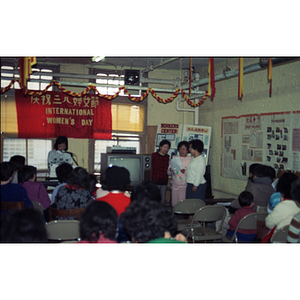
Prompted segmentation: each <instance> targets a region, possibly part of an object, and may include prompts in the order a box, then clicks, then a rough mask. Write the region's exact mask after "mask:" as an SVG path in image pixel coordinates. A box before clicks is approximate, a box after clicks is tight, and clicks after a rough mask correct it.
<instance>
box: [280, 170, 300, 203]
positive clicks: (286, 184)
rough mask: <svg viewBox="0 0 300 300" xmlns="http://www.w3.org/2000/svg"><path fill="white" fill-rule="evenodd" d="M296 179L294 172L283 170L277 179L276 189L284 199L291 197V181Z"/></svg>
mask: <svg viewBox="0 0 300 300" xmlns="http://www.w3.org/2000/svg"><path fill="white" fill-rule="evenodd" d="M297 179H298V176H297V175H296V174H294V173H290V172H285V173H284V174H282V176H281V177H280V178H279V179H278V183H277V186H276V191H277V192H279V193H281V194H282V196H283V198H284V199H291V198H292V196H291V187H292V183H293V182H294V181H296V180H297Z"/></svg>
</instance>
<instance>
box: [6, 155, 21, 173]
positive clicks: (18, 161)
mask: <svg viewBox="0 0 300 300" xmlns="http://www.w3.org/2000/svg"><path fill="white" fill-rule="evenodd" d="M9 161H10V162H13V163H15V164H16V166H17V170H19V169H20V168H21V167H23V166H25V157H24V156H22V155H14V156H12V157H11V158H10V160H9Z"/></svg>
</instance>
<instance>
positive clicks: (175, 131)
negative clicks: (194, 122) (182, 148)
mask: <svg viewBox="0 0 300 300" xmlns="http://www.w3.org/2000/svg"><path fill="white" fill-rule="evenodd" d="M181 135H182V125H181V124H176V123H175V124H174V123H161V124H158V126H157V133H156V142H155V149H154V152H156V151H157V150H158V149H159V143H160V142H161V141H162V140H168V141H169V142H170V143H171V147H170V150H169V152H168V154H169V155H170V156H171V155H172V153H174V154H176V153H177V144H178V143H179V142H180V141H181Z"/></svg>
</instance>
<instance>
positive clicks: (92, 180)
mask: <svg viewBox="0 0 300 300" xmlns="http://www.w3.org/2000/svg"><path fill="white" fill-rule="evenodd" d="M89 178H90V193H91V195H92V199H93V200H96V194H97V190H98V187H97V184H98V180H97V176H96V175H94V174H90V177H89Z"/></svg>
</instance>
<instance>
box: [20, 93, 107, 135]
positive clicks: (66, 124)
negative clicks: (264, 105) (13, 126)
mask: <svg viewBox="0 0 300 300" xmlns="http://www.w3.org/2000/svg"><path fill="white" fill-rule="evenodd" d="M15 99H16V108H17V119H18V136H19V138H55V137H57V136H59V135H65V136H67V137H68V138H86V139H111V131H112V116H111V101H110V100H106V99H104V98H101V97H99V96H98V95H84V96H82V97H73V96H69V95H67V94H65V93H62V92H53V91H51V92H46V93H45V94H43V95H41V96H29V95H24V94H23V92H22V91H21V90H16V91H15Z"/></svg>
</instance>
